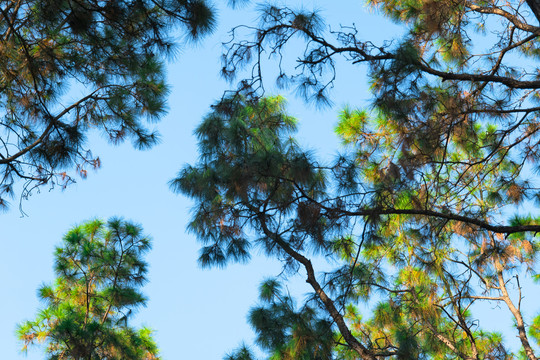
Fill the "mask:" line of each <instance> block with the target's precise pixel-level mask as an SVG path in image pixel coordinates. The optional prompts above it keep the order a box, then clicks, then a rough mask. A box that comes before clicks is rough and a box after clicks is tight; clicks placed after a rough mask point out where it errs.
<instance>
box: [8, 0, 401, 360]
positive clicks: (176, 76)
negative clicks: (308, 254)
mask: <svg viewBox="0 0 540 360" xmlns="http://www.w3.org/2000/svg"><path fill="white" fill-rule="evenodd" d="M287 4H288V5H289V6H293V7H295V6H299V7H304V8H306V9H319V10H320V11H321V13H322V15H323V16H324V17H325V18H326V19H327V23H328V24H332V25H333V26H337V25H339V24H340V23H341V24H343V25H347V24H350V23H353V22H354V23H356V24H357V26H358V28H359V29H360V30H361V31H364V32H365V37H373V36H374V35H376V36H378V37H380V38H387V39H388V38H393V37H397V36H398V35H399V29H398V28H397V27H396V26H394V25H392V24H390V23H388V22H387V21H383V20H382V19H381V18H380V17H378V16H376V15H375V14H373V12H371V13H368V12H367V11H366V10H365V9H364V8H363V5H362V2H360V1H352V0H351V1H345V0H340V1H334V2H332V5H329V2H324V1H322V0H320V1H318V2H317V1H313V2H310V1H304V2H293V1H288V2H287ZM256 16H257V15H256V13H254V12H253V11H252V9H249V8H247V9H243V10H231V9H227V8H221V9H220V12H219V14H218V25H219V26H218V28H217V29H216V31H215V33H214V35H213V36H210V37H207V38H205V39H204V40H203V41H202V42H200V43H198V44H196V45H182V46H181V50H180V52H179V53H178V55H177V56H176V58H175V59H171V60H170V61H169V64H168V66H167V68H168V79H169V83H170V84H171V94H170V100H169V108H170V109H169V113H168V115H167V116H165V117H164V118H163V120H162V121H161V122H160V123H159V124H157V128H158V129H159V131H160V132H161V134H162V143H161V144H160V145H158V146H156V147H155V148H153V149H151V150H149V151H144V152H141V151H136V150H134V149H133V148H132V147H131V145H130V144H123V145H120V146H112V145H109V144H107V142H106V141H105V140H103V139H101V138H100V137H99V136H98V135H99V134H93V135H92V136H91V139H90V142H89V143H90V144H91V146H90V147H91V148H92V150H93V153H94V154H96V155H99V156H100V158H101V159H102V168H101V169H99V170H98V171H96V172H89V176H88V179H86V180H78V181H77V184H74V185H72V186H70V187H68V188H67V189H66V190H65V191H61V190H60V189H59V188H56V189H52V190H51V191H48V189H47V188H43V189H42V190H41V192H40V193H39V194H38V193H35V194H34V195H33V196H32V197H31V198H30V199H29V200H28V201H23V202H22V206H23V208H24V211H25V213H26V214H27V215H28V216H26V217H23V216H21V213H20V212H19V210H18V207H17V205H18V199H14V200H13V202H12V207H11V209H10V210H9V211H8V212H7V213H4V214H0V229H1V232H0V274H1V276H0V288H1V289H3V290H4V293H3V294H2V296H1V297H0V319H1V320H0V349H2V350H1V352H2V355H1V357H2V358H4V359H14V360H16V359H24V358H26V359H30V360H34V359H41V358H42V357H43V356H42V349H36V350H31V351H29V352H28V355H27V356H25V355H24V354H22V353H21V352H20V348H21V344H20V343H18V342H17V340H16V338H15V335H14V331H15V327H16V324H17V323H19V322H21V321H23V320H26V319H31V318H32V317H33V316H34V315H35V314H36V312H37V310H38V308H39V307H40V304H39V302H38V300H37V296H36V290H37V288H38V287H39V286H40V285H41V284H42V283H50V282H52V281H53V279H54V276H53V272H52V266H53V263H52V262H53V250H54V247H55V246H56V245H59V243H60V241H61V238H62V235H63V234H64V233H65V232H66V231H67V230H68V229H69V228H71V227H72V226H74V225H76V224H78V223H80V222H82V221H85V220H88V219H92V218H96V217H98V218H103V219H107V218H109V217H111V216H122V217H124V218H126V219H130V220H133V221H135V222H138V223H140V224H141V225H142V226H143V228H144V230H145V233H147V234H150V235H151V236H152V237H153V239H154V241H153V250H152V251H151V252H150V254H149V255H148V257H147V260H148V262H149V264H150V273H149V283H148V284H147V285H146V286H145V287H144V290H143V291H144V293H145V294H146V295H147V296H148V298H149V302H148V306H147V307H146V308H144V309H141V310H140V312H139V314H138V316H137V318H136V323H138V324H145V325H147V326H149V327H151V328H153V329H155V330H156V334H155V337H156V340H157V343H158V345H159V347H160V349H161V353H162V357H163V358H164V359H181V358H185V359H221V358H222V357H223V355H224V354H225V353H227V352H228V351H230V350H232V349H233V348H235V347H237V346H238V345H239V344H240V343H241V342H242V341H243V340H245V341H246V342H247V343H250V342H251V340H252V338H253V333H252V331H251V329H250V328H249V326H248V325H247V322H246V314H247V313H248V311H249V308H250V307H251V306H252V305H254V304H255V303H256V297H257V288H258V285H259V283H260V282H261V281H262V280H263V279H264V278H265V277H269V276H274V275H277V274H278V273H279V272H280V269H281V267H280V264H279V263H277V262H273V261H270V260H267V259H264V258H262V257H254V259H253V260H252V261H251V262H250V263H249V264H248V265H232V266H228V267H227V268H226V269H210V270H202V269H200V268H199V267H198V265H197V263H196V259H197V257H198V249H199V244H198V243H197V241H196V239H195V238H194V236H193V235H191V234H188V233H187V232H186V231H185V228H186V224H187V222H188V221H189V218H190V214H189V210H190V208H191V206H192V203H191V202H190V201H189V200H188V199H186V198H183V197H182V196H179V195H175V194H173V193H172V192H171V191H170V190H169V188H168V185H167V182H168V181H169V180H170V179H171V178H173V177H174V176H175V174H176V172H177V171H178V170H179V169H180V168H181V167H182V166H183V165H184V164H186V163H194V162H195V161H196V160H197V146H196V139H195V138H194V136H193V135H192V132H193V130H194V128H195V127H196V126H197V124H198V123H199V121H200V119H201V118H202V117H203V116H204V114H205V113H207V112H208V111H209V106H210V105H211V104H212V103H214V102H215V101H216V100H217V99H219V98H220V97H221V95H222V93H223V91H224V90H226V89H227V88H229V87H230V86H229V85H228V84H227V83H225V82H224V81H223V80H221V79H220V77H219V69H220V66H221V65H220V59H219V56H220V54H221V51H222V46H221V43H222V42H223V41H226V40H228V36H227V31H228V30H229V29H230V28H231V26H233V25H235V24H242V23H249V22H250V21H253V19H255V18H256ZM338 66H341V65H338ZM364 70H365V69H363V68H362V67H355V68H352V67H350V68H347V67H342V68H340V72H339V73H338V78H337V82H336V88H335V89H334V91H333V92H332V98H333V99H334V102H335V106H334V107H332V108H329V109H324V110H321V109H315V108H312V107H309V106H305V104H303V103H302V102H301V101H300V100H299V99H295V98H294V96H293V95H290V94H285V96H286V97H287V98H288V99H289V103H290V104H289V110H290V113H291V114H293V115H294V116H296V117H297V118H298V119H299V120H300V129H299V133H298V138H299V140H300V143H301V144H303V145H305V146H307V147H308V148H311V149H314V150H315V153H316V154H317V155H320V156H322V157H323V158H327V159H329V158H331V157H332V156H333V155H334V154H335V153H336V152H337V151H338V149H339V143H338V140H337V138H336V137H335V136H334V133H333V127H334V126H335V123H336V118H337V112H338V111H339V110H340V109H341V108H342V107H343V106H344V105H346V104H351V105H354V106H365V105H367V104H368V100H369V97H370V95H369V93H368V91H367V85H366V79H365V77H364V74H365V71H364ZM269 83H271V81H270V82H269ZM268 90H269V91H268V92H269V93H270V94H272V93H275V91H273V90H272V89H271V87H270V88H268ZM289 286H290V287H293V288H294V289H293V291H294V293H297V294H301V293H303V292H306V291H307V290H308V289H307V288H306V287H305V285H304V281H303V278H302V277H301V276H298V277H296V278H295V279H293V282H292V283H291V285H289Z"/></svg>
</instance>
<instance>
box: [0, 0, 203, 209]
mask: <svg viewBox="0 0 540 360" xmlns="http://www.w3.org/2000/svg"><path fill="white" fill-rule="evenodd" d="M0 16H1V19H2V21H1V22H0V39H1V40H0V58H1V60H0V205H2V206H5V205H6V200H7V198H9V197H10V196H13V194H14V188H13V186H14V184H15V183H16V181H17V180H22V181H23V183H24V185H23V186H24V187H23V190H22V195H23V196H27V195H28V194H29V193H30V192H31V191H32V189H34V188H35V187H37V186H40V185H44V184H48V185H50V186H53V185H59V186H62V187H65V186H66V185H67V184H69V183H70V182H72V181H73V176H72V175H70V173H69V172H68V170H70V169H71V167H72V166H75V167H76V170H77V172H78V173H79V175H81V176H82V177H85V176H86V174H87V169H88V168H97V167H99V166H100V159H99V157H97V156H95V155H93V154H92V152H91V151H90V147H89V144H87V143H86V139H87V135H88V133H89V131H91V130H97V131H99V132H102V133H103V134H104V135H105V136H106V137H107V138H108V139H110V141H111V142H112V143H119V142H121V141H123V140H125V139H131V140H132V141H133V143H134V145H135V147H137V148H139V149H144V148H148V147H150V146H152V145H153V144H155V143H156V142H157V141H158V139H159V138H158V134H157V132H155V130H153V129H152V128H150V127H148V125H147V124H146V123H147V122H149V123H152V122H155V121H157V120H159V119H160V117H161V116H162V115H163V114H164V113H165V111H166V95H167V93H168V87H167V85H166V83H165V76H164V69H163V58H164V56H167V55H169V54H173V53H174V51H175V42H174V39H173V38H172V37H171V30H177V29H178V28H182V30H183V31H184V33H185V34H186V35H187V37H190V38H193V39H196V38H198V37H199V36H200V35H203V34H205V33H207V32H209V31H210V30H211V29H212V27H213V25H214V14H213V10H212V8H211V7H210V5H209V4H208V3H207V2H206V1H204V0H174V1H169V0H151V1H147V0H133V1H132V0H118V1H116V0H115V1H94V0H65V1H64V0H62V1H34V0H20V1H1V2H0Z"/></svg>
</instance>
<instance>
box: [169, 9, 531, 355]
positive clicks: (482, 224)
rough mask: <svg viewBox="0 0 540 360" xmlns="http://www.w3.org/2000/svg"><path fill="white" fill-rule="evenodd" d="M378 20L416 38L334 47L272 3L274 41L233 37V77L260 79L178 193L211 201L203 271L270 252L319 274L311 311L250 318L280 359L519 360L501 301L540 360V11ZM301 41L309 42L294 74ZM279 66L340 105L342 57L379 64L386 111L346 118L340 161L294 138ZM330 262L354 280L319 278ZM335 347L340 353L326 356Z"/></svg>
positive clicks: (315, 18) (216, 114) (433, 13)
mask: <svg viewBox="0 0 540 360" xmlns="http://www.w3.org/2000/svg"><path fill="white" fill-rule="evenodd" d="M369 5H370V6H372V7H374V8H377V9H379V10H380V11H382V13H383V14H385V15H386V16H388V17H390V18H391V19H392V20H394V21H395V22H397V23H399V24H402V25H403V26H404V27H405V28H406V35H405V36H403V37H402V38H399V39H389V40H390V41H387V42H384V43H381V44H377V43H375V42H374V41H370V39H361V38H360V36H359V34H361V33H362V32H361V31H358V30H357V29H356V27H354V26H350V27H347V26H341V27H340V30H337V31H330V32H328V31H326V29H325V26H324V25H323V24H324V21H323V19H322V18H321V16H319V14H317V13H309V12H306V11H295V10H293V9H290V8H286V7H277V6H272V5H268V6H266V7H263V8H262V10H261V17H260V19H261V23H260V24H259V25H258V26H240V27H237V28H235V29H233V31H232V39H231V42H230V43H229V47H228V50H227V53H226V56H225V61H224V67H223V75H224V76H226V77H229V78H230V79H235V78H236V77H238V76H241V74H242V72H241V71H242V69H244V68H245V67H246V66H248V67H249V66H252V68H251V71H250V72H249V74H251V75H250V77H248V78H247V79H243V80H242V81H241V82H240V87H239V90H238V91H237V92H235V94H236V95H234V96H232V97H228V98H225V99H224V101H223V102H222V103H220V104H218V105H216V106H215V107H214V111H213V112H212V113H211V114H210V115H209V116H208V117H207V118H206V119H205V120H204V121H203V124H202V125H201V127H200V128H199V129H198V132H197V134H198V136H199V138H200V152H201V156H202V157H201V161H200V162H199V163H198V164H196V165H195V166H187V167H185V168H184V169H183V170H182V172H181V173H180V174H179V176H178V178H176V179H175V180H174V181H173V182H172V185H173V188H174V189H175V190H177V191H180V192H182V193H184V194H187V195H189V196H191V197H192V198H194V199H195V200H196V212H195V215H194V218H193V222H192V225H191V227H192V230H193V231H194V232H195V233H196V234H197V235H198V237H199V238H200V239H201V240H202V241H203V242H204V243H205V245H206V246H205V247H203V249H202V253H201V261H202V262H203V264H209V265H211V264H216V263H217V264H221V263H223V262H226V261H228V260H235V259H241V260H243V259H247V258H248V256H249V247H250V246H252V245H253V244H257V245H258V246H261V247H262V248H263V249H265V251H266V252H267V255H268V256H272V257H278V258H280V259H282V260H283V261H284V262H285V265H286V267H287V268H292V269H296V268H298V267H299V268H303V269H304V271H305V272H306V274H307V282H308V283H309V284H310V285H311V286H312V288H313V300H312V302H310V303H306V304H304V306H301V307H300V308H299V309H296V308H295V307H294V306H292V305H291V302H290V301H289V300H288V299H287V298H284V297H283V295H282V294H281V293H280V292H279V291H277V290H276V291H275V292H274V293H273V295H271V296H269V295H268V294H267V295H263V296H262V305H261V307H259V308H256V309H255V310H253V312H252V314H251V317H250V320H251V323H252V325H253V326H254V328H255V329H256V331H257V333H258V342H259V344H260V345H261V346H262V347H263V348H265V349H266V350H267V351H269V352H270V353H271V354H273V356H275V358H313V357H316V358H317V357H318V358H363V359H375V358H387V357H397V358H420V357H426V358H461V359H480V358H489V359H495V358H497V359H499V358H501V359H502V358H511V357H512V351H511V350H510V349H509V346H508V344H507V343H506V342H505V341H503V337H502V335H501V334H497V333H492V332H491V333H490V332H488V331H485V330H483V329H482V327H481V325H482V324H478V322H477V319H476V318H475V316H474V313H473V310H474V309H475V308H476V307H475V306H476V305H477V304H479V303H488V304H491V305H492V306H495V305H497V306H501V307H504V308H506V309H507V310H508V312H509V313H510V314H511V316H512V317H513V318H514V321H515V328H514V331H515V333H516V335H517V336H518V338H519V341H520V343H521V349H520V350H519V356H520V357H523V358H528V359H530V360H533V359H536V358H537V354H538V351H537V349H535V347H534V344H533V341H535V342H536V343H537V345H538V342H539V341H540V339H539V337H538V334H539V331H538V324H539V323H540V317H538V316H537V317H534V316H532V317H530V318H528V319H527V318H525V316H524V313H523V311H522V308H521V301H522V298H523V295H522V289H521V285H522V282H520V281H519V278H520V277H523V276H527V277H533V278H536V279H538V275H537V272H538V263H537V253H538V248H539V245H538V240H537V239H538V238H537V235H536V234H537V233H538V231H539V230H540V218H538V217H537V214H535V213H532V214H527V213H525V214H524V213H523V211H521V210H520V208H519V206H524V207H525V208H526V209H527V208H529V209H532V208H533V207H534V206H533V205H532V204H533V201H538V199H539V194H540V192H539V187H538V186H539V184H538V180H537V177H536V176H535V172H537V171H538V166H539V163H540V158H539V152H538V146H539V143H538V141H539V138H538V130H539V129H540V123H539V121H538V113H539V110H540V108H539V107H538V96H539V94H540V93H539V90H540V82H539V81H538V73H539V71H540V68H539V66H538V61H537V59H538V54H539V45H540V43H539V38H538V37H539V34H540V27H538V25H537V24H538V22H539V20H540V11H539V6H538V2H537V1H534V0H530V1H529V0H527V1H507V2H499V1H492V0H487V1H467V0H456V1H437V0H428V1H395V0H372V1H370V2H369ZM246 29H247V30H248V31H247V33H248V34H247V35H246V33H245V32H243V30H246ZM250 34H254V36H253V37H251V38H250V37H247V36H251V35H250ZM291 39H296V40H295V41H303V42H304V43H305V48H304V49H303V51H301V52H299V53H295V55H297V54H299V55H298V59H297V64H296V65H297V66H296V67H294V70H292V71H293V72H292V73H291V70H289V69H287V68H286V66H285V65H283V64H287V63H288V61H286V58H287V56H288V51H291V48H288V50H287V51H286V50H285V49H286V46H287V45H288V44H290V42H291V41H292V40H291ZM295 47H296V48H297V47H298V45H297V44H296V45H295ZM265 53H266V54H269V55H270V57H272V56H274V57H277V60H278V61H277V64H278V66H279V72H278V78H277V80H278V84H282V85H285V86H289V85H295V86H296V87H297V90H298V93H299V94H301V95H302V96H303V97H304V98H305V99H306V100H315V101H318V102H322V103H326V104H330V103H329V102H328V94H329V89H330V88H331V87H332V84H333V80H334V78H335V74H336V73H337V72H338V71H339V69H338V68H336V58H337V57H343V58H344V59H345V60H346V61H349V62H350V63H352V64H358V65H361V64H365V65H367V71H368V75H369V77H370V79H371V88H372V90H373V103H372V105H371V106H370V107H369V108H366V109H355V108H347V109H344V110H343V111H342V112H341V115H340V120H339V123H338V126H337V129H336V132H337V133H338V135H339V136H340V137H341V139H342V140H343V143H344V145H345V150H344V153H343V154H342V156H340V157H339V158H338V159H337V161H336V162H335V163H332V164H323V163H322V162H320V161H317V160H316V159H314V158H313V156H312V155H311V154H310V153H309V152H308V151H306V150H304V149H300V148H299V147H298V146H297V145H295V144H294V142H293V141H292V140H291V139H290V138H288V137H287V135H286V132H290V131H292V130H293V129H294V126H293V121H292V120H291V119H290V118H289V117H288V116H286V114H285V113H284V110H283V104H282V101H281V100H279V99H272V98H270V99H260V97H261V95H263V94H264V83H265V81H264V79H263V74H267V72H265V71H264V67H265V65H266V63H265V62H263V60H262V59H265V58H266V56H265ZM252 233H254V234H256V235H255V236H253V237H250V236H249V235H250V234H252ZM318 254H322V255H324V257H323V259H338V264H340V266H339V267H337V268H335V269H334V270H333V271H330V272H328V273H325V274H323V275H320V274H317V273H316V271H315V265H314V264H317V262H316V261H312V259H313V258H314V257H315V258H317V255H318ZM318 261H321V260H320V259H319V260H318ZM512 289H514V291H512ZM524 291H535V290H534V289H529V290H524ZM536 291H537V290H536ZM374 292H377V293H378V294H379V296H380V298H381V302H380V304H378V305H377V306H376V307H375V308H374V309H373V311H372V313H371V314H369V316H367V317H366V316H363V317H362V316H361V314H360V312H359V311H358V310H356V309H355V305H357V303H358V302H359V301H362V300H364V301H368V299H369V298H370V297H372V294H373V293H374ZM309 304H311V305H309ZM278 305H279V306H278ZM473 305H474V306H473ZM276 306H277V307H276ZM280 306H281V307H287V309H288V310H287V311H289V312H290V314H293V313H294V314H297V316H298V318H299V320H297V321H288V320H286V318H285V317H284V315H283V314H284V311H283V310H282V309H281V308H279V307H280ZM314 311H315V315H313V312H314ZM291 316H292V315H291ZM306 316H307V317H308V318H309V320H302V319H305V317H306ZM319 321H329V324H330V325H327V326H326V330H325V331H326V333H325V332H324V331H323V332H321V331H319V330H320V329H321V328H320V327H318V325H317V326H316V325H315V324H320V322H319ZM317 329H319V330H317ZM328 332H333V333H334V335H333V336H334V338H333V339H334V344H333V345H334V347H333V349H332V351H331V352H330V353H329V352H326V351H322V350H320V351H318V352H317V355H313V351H315V349H316V346H322V345H324V343H325V341H327V340H324V339H327V337H328ZM307 354H311V355H307ZM514 355H518V354H517V353H516V354H514ZM251 357H252V355H251V354H249V352H248V351H247V349H246V348H241V349H239V350H238V351H237V352H236V353H233V354H231V356H230V358H231V359H233V358H237V359H241V358H242V359H244V358H246V359H247V358H251ZM272 358H274V357H272Z"/></svg>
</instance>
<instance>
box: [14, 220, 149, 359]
mask: <svg viewBox="0 0 540 360" xmlns="http://www.w3.org/2000/svg"><path fill="white" fill-rule="evenodd" d="M149 249H150V238H149V237H148V236H145V235H143V234H142V229H141V227H140V226H138V225H136V224H133V223H130V222H127V221H124V220H121V219H118V218H113V219H111V220H109V221H108V222H107V223H104V222H102V221H100V220H93V221H88V222H85V223H83V224H81V225H79V226H77V227H75V228H73V229H71V230H70V231H69V232H68V233H67V234H66V235H65V236H64V239H63V245H62V246H60V247H58V248H57V249H56V252H55V273H56V276H57V278H56V281H55V283H54V284H53V285H45V286H43V287H41V288H40V289H39V291H38V293H39V296H40V298H41V300H43V301H44V302H45V303H46V304H47V306H46V307H45V308H44V309H43V310H41V311H40V312H39V313H38V315H37V317H36V319H35V320H33V321H26V322H24V323H23V324H21V325H19V327H18V330H17V332H18V335H19V338H20V340H21V341H23V342H24V348H23V349H24V350H26V349H27V347H28V346H29V345H32V344H36V343H44V344H46V352H47V359H58V360H60V359H66V360H67V359H74V360H75V359H77V360H78V359H81V360H83V359H84V360H94V359H95V360H97V359H99V360H103V359H107V360H113V359H118V360H121V359H122V360H128V359H129V360H136V359H140V360H143V359H144V360H150V359H158V358H159V357H158V349H157V346H156V344H155V342H154V340H153V339H152V331H151V330H150V329H148V328H141V329H135V328H133V327H131V326H129V324H128V321H129V320H130V318H131V317H132V315H133V311H134V310H136V309H137V308H138V307H140V306H144V304H145V303H146V298H145V297H144V296H143V294H142V293H141V292H140V291H139V288H140V287H141V285H143V284H144V283H145V282H146V272H147V267H146V263H145V262H144V259H143V255H144V254H145V253H146V252H147V251H148V250H149Z"/></svg>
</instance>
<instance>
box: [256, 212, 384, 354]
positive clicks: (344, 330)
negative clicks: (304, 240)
mask: <svg viewBox="0 0 540 360" xmlns="http://www.w3.org/2000/svg"><path fill="white" fill-rule="evenodd" d="M250 207H251V206H250ZM251 208H252V211H254V212H256V213H257V220H258V221H259V224H260V225H261V228H262V230H263V232H264V234H265V235H266V236H268V237H269V238H271V239H272V240H274V241H275V242H276V243H277V244H278V245H279V246H280V247H281V248H282V249H283V251H285V252H286V253H287V254H288V255H289V256H291V257H292V258H293V259H294V260H296V261H298V262H299V263H301V264H302V265H303V266H304V268H305V269H306V272H307V280H306V282H307V283H308V284H310V285H311V287H312V288H313V289H314V290H315V293H316V294H317V296H318V297H319V299H320V300H321V301H322V303H323V304H324V306H325V307H326V310H327V311H328V312H329V313H330V316H331V317H332V319H333V320H334V321H335V322H336V325H337V327H338V329H339V331H340V333H341V335H342V336H343V338H344V339H345V341H346V342H347V344H349V346H351V348H352V349H354V350H355V351H356V352H357V353H358V354H359V355H360V356H361V357H362V359H365V360H376V359H377V358H376V357H375V356H374V355H373V354H372V353H371V351H369V350H368V349H367V348H366V347H365V346H364V345H362V344H361V343H360V342H359V341H358V340H357V339H356V338H355V337H354V335H353V334H352V333H351V331H350V330H349V328H348V327H347V324H346V323H345V320H344V319H343V316H342V315H341V314H340V313H339V311H338V310H337V308H336V306H335V305H334V302H333V301H332V299H330V297H328V295H327V294H326V292H325V291H324V290H323V288H322V287H321V285H320V284H319V283H318V282H317V279H316V278H315V271H314V270H313V265H312V264H311V261H310V260H309V259H307V258H306V257H304V256H303V255H302V254H300V253H298V252H297V251H295V250H294V249H293V248H291V246H290V245H289V244H288V243H287V242H286V241H285V240H283V239H282V238H281V237H280V236H278V235H277V234H275V233H273V232H272V231H270V229H269V228H268V226H267V224H266V219H265V215H264V214H263V213H261V212H259V211H258V209H255V208H253V207H251Z"/></svg>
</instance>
